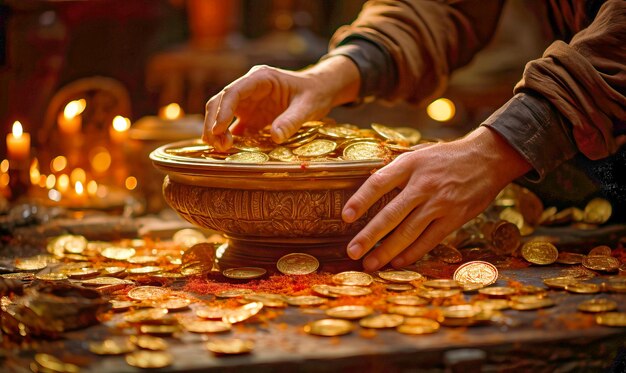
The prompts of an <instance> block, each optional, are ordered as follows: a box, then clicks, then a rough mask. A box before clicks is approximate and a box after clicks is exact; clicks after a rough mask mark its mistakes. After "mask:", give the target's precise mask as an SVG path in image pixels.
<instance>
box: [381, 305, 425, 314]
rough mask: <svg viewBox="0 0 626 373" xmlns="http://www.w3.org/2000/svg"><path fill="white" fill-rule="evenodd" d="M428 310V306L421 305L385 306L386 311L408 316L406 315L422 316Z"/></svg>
mask: <svg viewBox="0 0 626 373" xmlns="http://www.w3.org/2000/svg"><path fill="white" fill-rule="evenodd" d="M430 311H431V310H430V309H429V308H426V307H421V306H402V305H392V306H389V307H388V308H387V312H388V313H395V314H398V315H402V316H408V317H416V316H424V315H426V314H427V313H429V312H430Z"/></svg>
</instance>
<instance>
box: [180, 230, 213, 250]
mask: <svg viewBox="0 0 626 373" xmlns="http://www.w3.org/2000/svg"><path fill="white" fill-rule="evenodd" d="M172 241H174V243H176V244H179V245H181V246H183V247H186V248H190V247H192V246H193V245H196V244H199V243H203V242H206V237H205V236H204V234H203V233H202V232H200V231H198V230H196V229H189V228H185V229H181V230H179V231H178V232H176V233H174V235H173V236H172Z"/></svg>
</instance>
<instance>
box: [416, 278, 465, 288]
mask: <svg viewBox="0 0 626 373" xmlns="http://www.w3.org/2000/svg"><path fill="white" fill-rule="evenodd" d="M422 286H426V287H429V288H434V289H456V288H460V287H461V285H460V284H459V283H458V282H457V281H455V280H448V279H435V280H428V281H425V282H423V283H422Z"/></svg>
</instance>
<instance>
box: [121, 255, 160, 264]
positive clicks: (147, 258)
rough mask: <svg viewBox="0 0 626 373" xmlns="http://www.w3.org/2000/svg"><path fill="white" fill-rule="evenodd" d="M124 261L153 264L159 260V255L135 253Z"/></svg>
mask: <svg viewBox="0 0 626 373" xmlns="http://www.w3.org/2000/svg"><path fill="white" fill-rule="evenodd" d="M126 261H127V262H128V263H130V264H154V263H156V262H158V261H159V257H158V256H154V255H136V256H132V257H130V258H128V259H126Z"/></svg>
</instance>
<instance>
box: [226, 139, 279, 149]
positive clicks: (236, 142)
mask: <svg viewBox="0 0 626 373" xmlns="http://www.w3.org/2000/svg"><path fill="white" fill-rule="evenodd" d="M273 147H274V146H273V142H271V141H267V140H266V139H256V138H254V137H242V136H235V138H234V139H233V146H232V148H233V149H237V150H242V151H245V152H269V151H270V150H272V149H273Z"/></svg>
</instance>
